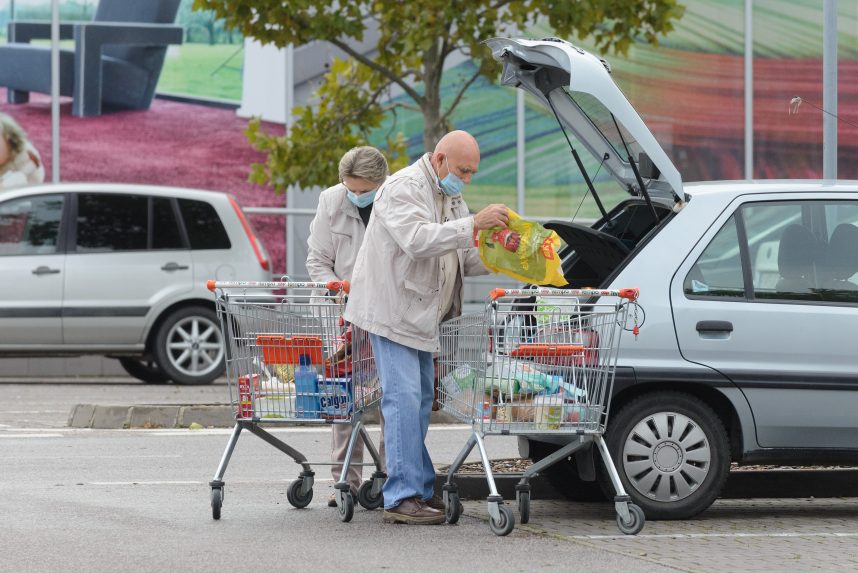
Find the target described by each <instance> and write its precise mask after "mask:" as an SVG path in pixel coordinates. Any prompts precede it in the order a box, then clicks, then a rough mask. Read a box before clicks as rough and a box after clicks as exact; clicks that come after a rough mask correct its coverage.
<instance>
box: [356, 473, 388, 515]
mask: <svg viewBox="0 0 858 573" xmlns="http://www.w3.org/2000/svg"><path fill="white" fill-rule="evenodd" d="M372 484H373V480H367V481H365V482H363V483H362V484H361V485H360V489H358V495H357V498H358V503H359V504H360V505H361V507H363V508H364V509H369V510H372V509H378V508H379V507H381V506H382V505H384V496H383V495H382V494H381V490H379V491H378V493H377V494H375V495H373V494H372Z"/></svg>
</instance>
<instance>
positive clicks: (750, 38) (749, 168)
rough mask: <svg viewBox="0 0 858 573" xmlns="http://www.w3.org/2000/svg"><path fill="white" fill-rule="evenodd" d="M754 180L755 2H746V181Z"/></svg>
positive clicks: (748, 0)
mask: <svg viewBox="0 0 858 573" xmlns="http://www.w3.org/2000/svg"><path fill="white" fill-rule="evenodd" d="M753 178H754V0H745V179H753Z"/></svg>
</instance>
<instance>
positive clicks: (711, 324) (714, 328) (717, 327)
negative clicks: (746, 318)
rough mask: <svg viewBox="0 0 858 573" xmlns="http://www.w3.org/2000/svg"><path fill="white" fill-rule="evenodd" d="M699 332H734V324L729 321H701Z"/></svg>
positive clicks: (698, 325) (698, 327)
mask: <svg viewBox="0 0 858 573" xmlns="http://www.w3.org/2000/svg"><path fill="white" fill-rule="evenodd" d="M697 332H733V323H732V322H729V321H727V320H701V321H700V322H698V323H697Z"/></svg>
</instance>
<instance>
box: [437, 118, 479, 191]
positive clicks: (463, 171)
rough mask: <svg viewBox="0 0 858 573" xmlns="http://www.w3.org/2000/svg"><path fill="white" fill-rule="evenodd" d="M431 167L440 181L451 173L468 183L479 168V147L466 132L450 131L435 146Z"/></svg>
mask: <svg viewBox="0 0 858 573" xmlns="http://www.w3.org/2000/svg"><path fill="white" fill-rule="evenodd" d="M432 166H433V167H434V168H435V173H436V174H437V175H438V177H439V178H440V179H443V178H444V177H446V176H447V173H449V172H450V171H452V172H453V174H454V175H456V176H458V177H459V178H460V179H461V180H462V181H464V182H465V183H470V182H471V176H472V175H473V174H474V173H476V172H477V169H478V168H479V166H480V146H479V145H478V144H477V140H476V139H475V138H474V136H473V135H471V134H470V133H468V132H467V131H462V130H456V131H451V132H450V133H448V134H447V135H445V136H444V137H442V138H441V140H440V141H439V142H438V144H437V145H436V146H435V152H434V153H433V154H432ZM448 169H449V170H448Z"/></svg>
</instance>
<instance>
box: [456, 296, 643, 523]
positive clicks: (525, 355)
mask: <svg viewBox="0 0 858 573" xmlns="http://www.w3.org/2000/svg"><path fill="white" fill-rule="evenodd" d="M637 297H638V290H637V289H621V290H594V289H576V290H557V289H548V288H539V289H526V290H522V289H495V290H494V291H492V293H491V298H490V301H489V303H488V305H487V306H486V309H485V311H484V312H479V313H474V314H466V315H462V316H460V317H458V318H455V319H452V320H449V321H447V322H445V323H443V324H442V325H441V335H440V336H441V355H440V358H439V365H440V392H439V394H440V401H441V407H442V409H443V410H445V411H446V412H448V413H450V414H452V415H453V416H454V417H456V418H458V419H459V420H461V421H463V422H466V423H469V424H471V425H472V429H473V431H472V433H471V436H470V437H469V439H468V441H467V443H466V444H465V446H464V447H463V448H462V450H461V451H460V452H459V455H458V456H457V457H456V460H455V461H454V462H453V464H452V465H451V466H450V468H449V473H448V476H447V481H446V483H445V485H444V486H443V497H444V504H445V509H446V514H447V521H448V522H450V523H455V522H456V521H458V519H459V516H460V514H461V511H462V506H461V504H460V502H459V496H458V493H457V488H456V485H455V483H454V481H453V477H454V475H455V473H456V472H457V471H458V470H459V468H460V467H461V465H462V463H463V462H464V461H465V458H467V457H468V454H470V452H471V450H472V449H473V448H474V446H475V445H476V446H477V447H478V449H479V453H480V457H481V459H482V464H483V468H484V469H485V473H486V479H487V481H488V486H489V492H490V495H489V497H488V509H489V515H490V521H489V525H490V527H491V529H492V531H493V532H494V533H495V534H497V535H507V534H509V533H510V532H511V531H512V529H513V528H514V526H515V518H514V515H513V512H512V510H510V509H509V507H506V506H504V505H503V498H502V497H501V496H500V495H498V492H497V488H496V487H495V482H494V477H493V475H492V470H491V465H490V463H489V459H488V456H487V454H486V449H485V445H484V443H483V438H484V437H485V436H487V435H527V436H552V435H553V436H554V438H553V439H555V440H556V441H559V442H560V443H565V442H566V441H567V440H568V443H567V444H566V445H565V446H563V447H562V448H560V449H559V450H558V451H557V452H555V453H554V454H552V455H550V456H548V457H547V458H545V459H543V460H540V461H539V462H537V463H535V464H533V465H532V466H531V467H530V468H528V469H527V471H525V472H524V474H523V475H522V477H521V480H520V481H519V483H518V484H517V485H516V498H517V501H518V509H519V517H520V520H521V523H527V522H528V520H529V517H530V484H529V479H530V478H531V477H533V476H534V475H536V474H538V473H539V472H540V471H542V470H544V469H545V468H546V467H548V466H550V465H552V464H554V463H556V462H558V461H560V460H565V459H566V458H567V457H568V456H569V455H571V454H572V453H574V452H575V451H576V450H579V449H581V448H583V447H584V446H587V445H589V444H590V443H592V442H595V444H596V446H597V447H598V450H599V452H600V454H601V456H602V459H603V460H604V463H605V466H606V467H607V470H608V473H609V475H610V478H611V482H612V484H613V486H614V489H615V490H616V496H615V498H614V502H615V507H616V511H617V525H618V526H619V528H620V530H621V531H622V532H623V533H626V534H636V533H638V532H639V531H640V530H641V529H642V528H643V525H644V520H645V518H644V514H643V511H642V510H641V509H640V508H639V507H638V506H636V505H634V504H633V503H631V502H630V498H629V496H628V495H627V494H626V492H625V491H624V489H623V486H622V484H621V483H620V479H619V476H618V474H617V471H616V468H615V466H614V463H613V461H612V459H611V456H610V454H609V453H608V449H607V446H606V445H605V440H604V438H603V434H604V432H605V426H606V424H607V422H608V406H609V402H610V397H611V389H612V386H613V381H614V369H615V366H616V360H617V352H618V350H619V343H620V334H621V333H622V330H623V329H624V328H625V327H626V321H627V319H628V310H629V306H630V305H631V306H633V307H634V308H635V310H637V303H636V300H637ZM634 316H635V321H634V322H635V326H634V329H633V330H634V332H635V335H637V313H636V312H635V315H634ZM563 436H565V437H563ZM558 438H559V439H558Z"/></svg>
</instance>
